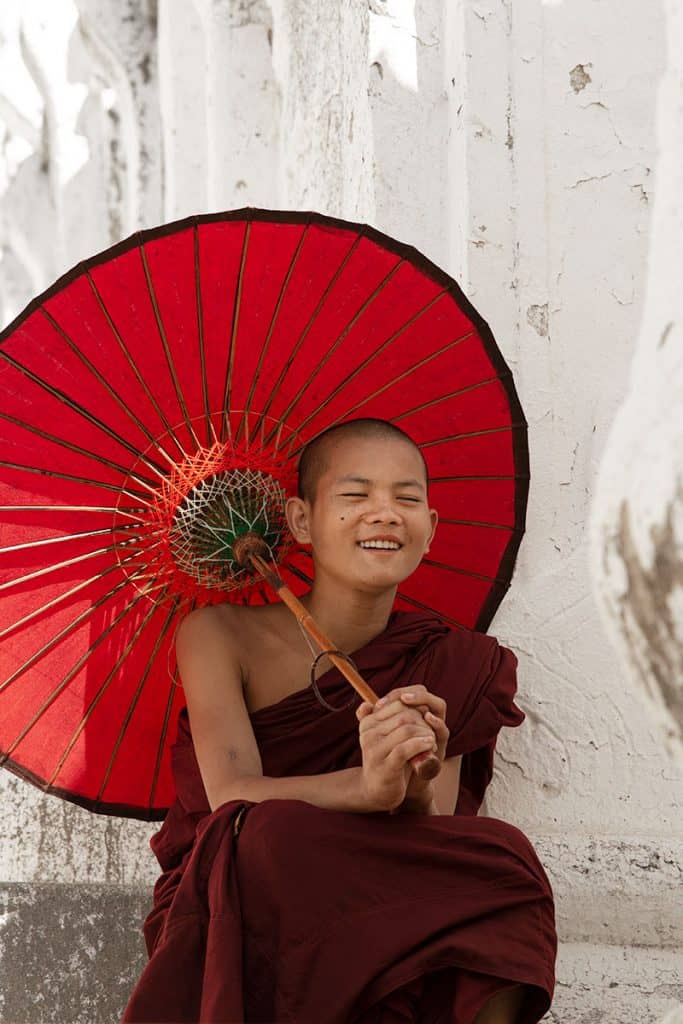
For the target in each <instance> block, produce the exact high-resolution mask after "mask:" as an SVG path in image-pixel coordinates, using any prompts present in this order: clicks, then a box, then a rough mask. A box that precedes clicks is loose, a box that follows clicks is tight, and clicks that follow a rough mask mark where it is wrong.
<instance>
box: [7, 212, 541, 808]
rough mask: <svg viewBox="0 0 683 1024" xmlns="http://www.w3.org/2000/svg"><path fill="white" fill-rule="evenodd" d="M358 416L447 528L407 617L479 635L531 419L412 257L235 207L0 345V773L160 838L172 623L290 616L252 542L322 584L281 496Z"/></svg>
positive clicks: (489, 349) (449, 288)
mask: <svg viewBox="0 0 683 1024" xmlns="http://www.w3.org/2000/svg"><path fill="white" fill-rule="evenodd" d="M361 416H372V417H378V418H380V419H386V420H388V421H390V422H391V423H394V424H396V425H397V426H399V427H400V428H401V429H402V430H404V431H405V432H406V433H408V434H409V435H410V436H411V437H412V438H413V440H414V441H415V442H416V443H417V444H418V446H419V447H420V449H421V451H422V453H423V455H424V458H425V461H426V463H427V467H428V470H429V478H430V485H429V504H430V506H432V507H435V508H436V509H437V510H438V512H439V523H438V526H437V531H436V535H435V537H434V540H433V542H432V544H431V548H430V556H429V557H426V556H425V557H424V558H423V560H422V562H421V564H420V565H419V567H418V568H417V570H416V571H415V572H414V573H413V574H412V575H411V576H410V577H409V578H408V579H406V580H404V581H403V583H402V584H401V585H400V586H399V588H398V592H397V595H396V601H395V605H394V607H395V608H398V609H405V610H411V609H413V610H414V609H429V610H433V611H434V612H435V613H436V614H438V615H439V616H441V617H442V618H443V620H444V621H445V622H447V623H449V624H450V625H452V626H453V627H455V628H461V627H466V628H469V629H475V630H480V631H486V629H487V628H488V625H489V623H490V622H491V619H492V618H493V615H494V613H495V611H496V609H497V607H498V605H499V604H500V602H501V600H502V598H503V596H504V595H505V593H506V591H507V588H508V586H509V584H510V579H511V576H512V572H513V567H514V563H515V559H516V555H517V550H518V548H519V544H520V541H521V538H522V535H523V532H524V520H525V510H526V502H527V495H528V486H529V463H528V448H527V429H526V427H527V425H526V420H525V418H524V415H523V413H522V409H521V406H520V403H519V400H518V397H517V394H516V391H515V387H514V383H513V379H512V375H511V372H510V370H509V369H508V367H507V364H506V363H505V361H504V359H503V357H502V355H501V353H500V351H499V349H498V347H497V345H496V343H495V341H494V338H493V336H492V333H491V331H490V329H489V327H488V324H487V323H486V322H485V321H484V320H483V319H482V317H481V316H480V315H479V314H478V313H477V311H476V310H475V309H474V307H473V306H472V304H471V303H470V302H469V301H468V300H467V298H466V297H465V296H464V295H463V293H462V291H461V289H460V288H459V286H458V284H457V283H456V282H455V281H454V280H453V279H452V278H451V277H449V276H448V275H447V274H446V273H444V271H443V270H441V269H440V268H438V267H437V266H436V265H435V264H433V263H432V262H431V261H430V260H428V259H427V258H426V257H425V256H423V255H422V254H421V253H419V252H418V251H417V250H416V249H414V248H413V247H412V246H409V245H406V244H405V243H402V242H400V241H397V240H395V239H393V238H390V237H389V236H387V235H385V234H383V233H382V232H380V231H378V230H376V229H375V228H373V227H371V226H369V225H367V224H359V223H351V222H349V221H345V220H341V219H338V218H334V217H329V216H325V215H323V214H320V213H316V212H311V211H279V210H266V209H256V208H253V207H246V208H243V209H239V210H230V211H226V212H222V213H216V214H207V215H202V216H195V217H188V218H186V219H184V220H181V221H176V222H174V223H171V224H164V225H161V226H160V227H157V228H153V229H150V230H146V231H140V232H137V233H136V234H134V235H132V236H131V237H130V238H127V239H125V240H124V241H122V242H120V243H119V244H117V245H115V246H113V247H111V248H109V249H107V250H105V251H104V252H101V253H99V254H97V255H95V256H93V257H92V258H91V259H88V260H85V261H84V262H82V263H79V264H78V265H77V266H75V267H74V268H73V269H72V270H70V271H69V272H68V273H67V274H65V275H64V276H63V277H61V278H59V280H58V281H56V282H55V284H54V285H52V287H50V288H49V289H48V290H47V291H45V292H44V293H43V294H42V295H40V296H38V297H37V298H36V299H34V300H33V301H32V302H31V303H30V304H29V305H28V306H27V308H26V309H25V310H24V311H23V312H22V313H21V314H20V315H19V316H18V317H17V318H16V319H15V320H14V321H13V322H12V323H11V324H10V325H9V326H8V327H7V328H6V329H5V330H4V331H3V332H2V334H0V598H1V599H0V764H1V765H3V766H4V767H5V768H7V769H9V770H10V771H12V772H14V773H15V774H17V775H18V776H20V777H22V778H24V779H26V780H28V781H29V782H31V783H32V784H34V785H36V786H38V787H39V788H40V789H41V790H42V791H44V792H47V793H52V794H54V795H56V796H59V797H62V798H64V799H66V800H70V801H72V802H74V803H76V804H79V805H80V806H82V807H86V808H88V809H89V810H92V811H94V812H97V813H104V814H114V815H119V816H123V817H133V818H140V819H143V820H161V819H162V818H163V817H164V816H165V814H166V812H167V810H168V808H169V807H170V805H171V803H172V802H173V799H174V796H175V788H174V784H173V778H172V774H171V763H170V747H171V742H172V735H171V727H172V725H173V724H174V723H175V721H176V720H177V716H178V713H179V711H180V710H181V708H182V707H183V705H184V703H185V700H184V696H183V690H182V687H180V686H178V685H176V683H178V681H179V680H178V672H177V666H176V665H175V658H174V652H173V636H174V631H175V628H176V626H177V624H178V622H179V621H180V618H181V617H182V616H183V615H184V614H185V613H186V612H187V611H189V610H190V609H191V608H193V607H197V606H201V605H204V604H210V603H216V602H224V601H234V602H239V603H242V604H249V605H254V604H264V603H266V602H272V601H274V600H277V596H276V595H275V594H274V593H272V592H271V590H270V589H269V588H268V587H267V586H266V584H265V583H264V582H263V580H262V579H260V578H258V577H257V576H254V575H253V574H251V573H249V572H246V571H245V570H244V569H240V567H239V566H238V565H237V563H236V562H235V560H234V559H232V558H231V553H230V540H231V538H233V539H234V537H235V536H236V535H239V534H240V533H242V532H244V530H245V529H251V530H254V531H255V532H257V533H261V534H263V535H264V536H268V537H269V538H270V541H271V547H272V550H273V555H274V557H275V558H276V560H277V565H278V570H279V572H280V574H281V577H282V579H283V580H284V581H285V583H286V584H287V586H289V588H290V589H291V591H292V592H293V593H294V594H295V595H297V596H301V595H302V594H304V593H306V592H307V591H308V590H309V588H310V585H311V582H312V578H313V561H312V555H311V551H310V549H309V548H308V547H303V546H301V545H299V544H297V543H296V542H295V541H294V539H293V538H292V537H291V535H290V534H289V533H288V530H287V524H286V520H285V517H284V501H285V498H286V497H287V496H289V495H290V494H294V493H296V464H297V459H298V456H299V454H300V452H301V450H302V448H303V446H304V445H305V444H306V443H307V442H308V441H310V440H311V439H312V438H314V437H315V436H316V435H317V434H319V433H320V432H322V431H323V430H325V429H326V428H328V427H330V426H332V425H335V424H338V423H342V422H344V421H346V420H348V419H356V418H358V417H361ZM226 493H230V494H231V495H232V496H233V498H234V496H235V495H237V496H238V497H237V498H234V500H233V501H232V502H231V504H230V506H229V508H228V507H227V506H226V503H225V501H223V500H222V495H225V494H226ZM240 495H241V498H239V496H240ZM256 497H257V498H258V500H256ZM240 501H242V504H240Z"/></svg>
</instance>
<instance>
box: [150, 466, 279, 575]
mask: <svg viewBox="0 0 683 1024" xmlns="http://www.w3.org/2000/svg"><path fill="white" fill-rule="evenodd" d="M285 499H286V494H285V491H284V489H283V488H282V487H281V485H280V484H279V483H278V481H277V480H276V479H275V478H274V477H272V476H270V475H269V474H268V473H263V472H261V471H260V470H252V469H248V468H245V469H233V470H229V471H224V472H219V473H214V474H212V475H210V476H208V477H206V479H204V480H201V481H200V482H199V483H198V484H195V486H194V487H193V488H192V489H191V490H190V491H189V492H188V493H187V494H186V495H185V497H184V498H183V500H182V501H181V502H180V504H179V505H178V508H177V510H176V512H175V515H174V517H173V522H172V525H171V529H170V534H169V540H170V545H171V551H172V553H173V557H174V559H175V562H176V564H177V566H178V568H180V569H182V571H183V572H185V573H187V574H188V575H189V576H191V577H192V578H193V579H194V580H196V581H197V582H198V583H201V584H202V585H204V586H208V587H220V588H222V589H226V588H227V589H230V588H231V586H236V585H239V583H240V582H241V578H242V577H244V574H245V573H247V572H248V571H249V570H247V569H245V568H243V567H242V566H240V564H239V563H238V562H237V560H236V559H235V556H234V553H233V544H234V542H235V540H236V539H237V538H238V537H241V536H243V535H244V534H246V533H249V532H250V531H253V532H254V533H257V534H258V535H259V536H260V537H262V538H263V540H264V541H265V543H266V544H267V545H268V547H269V548H270V550H271V553H272V557H273V559H274V560H275V558H276V557H277V549H278V548H279V546H280V545H281V543H282V540H283V535H284V534H285V533H286V531H287V521H286V517H285Z"/></svg>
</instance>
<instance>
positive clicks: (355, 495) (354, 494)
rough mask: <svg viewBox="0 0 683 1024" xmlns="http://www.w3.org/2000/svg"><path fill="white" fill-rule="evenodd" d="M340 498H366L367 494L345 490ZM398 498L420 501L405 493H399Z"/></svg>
mask: <svg viewBox="0 0 683 1024" xmlns="http://www.w3.org/2000/svg"><path fill="white" fill-rule="evenodd" d="M341 497H342V498H367V494H361V493H359V492H355V491H354V492H347V493H346V494H342V495H341ZM399 498H400V499H401V500H402V501H421V499H420V498H409V497H408V495H407V494H399Z"/></svg>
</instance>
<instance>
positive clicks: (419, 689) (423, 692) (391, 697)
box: [375, 683, 429, 708]
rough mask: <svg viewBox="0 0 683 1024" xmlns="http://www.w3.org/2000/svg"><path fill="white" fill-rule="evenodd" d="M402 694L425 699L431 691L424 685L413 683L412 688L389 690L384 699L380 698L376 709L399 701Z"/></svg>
mask: <svg viewBox="0 0 683 1024" xmlns="http://www.w3.org/2000/svg"><path fill="white" fill-rule="evenodd" d="M402 693H414V694H415V696H416V697H417V698H423V699H424V698H425V697H426V696H427V694H428V693H429V691H428V689H427V687H426V686H423V685H422V683H413V685H412V686H397V687H396V688H395V689H393V690H389V692H388V693H385V694H384V696H383V697H380V698H379V700H378V701H377V703H376V704H375V707H376V708H377V707H380V708H381V707H384V706H385V705H387V704H391V703H393V702H394V701H397V700H399V698H400V696H401V694H402ZM416 703H417V702H416Z"/></svg>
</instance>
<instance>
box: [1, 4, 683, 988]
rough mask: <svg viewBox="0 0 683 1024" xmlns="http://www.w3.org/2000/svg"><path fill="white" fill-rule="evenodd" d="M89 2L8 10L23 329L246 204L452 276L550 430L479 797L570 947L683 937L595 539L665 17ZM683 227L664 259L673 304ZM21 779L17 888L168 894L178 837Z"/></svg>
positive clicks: (9, 136) (623, 8)
mask: <svg viewBox="0 0 683 1024" xmlns="http://www.w3.org/2000/svg"><path fill="white" fill-rule="evenodd" d="M669 2H670V4H671V7H672V10H673V8H674V7H678V8H680V3H677V4H674V2H673V0H669ZM77 7H78V11H79V12H80V15H79V19H78V20H76V15H77V10H76V6H75V5H74V4H73V3H72V2H71V0H52V2H51V3H50V4H47V3H38V2H36V0H30V2H25V3H23V4H21V5H18V4H15V5H12V7H11V9H10V8H8V6H7V5H3V7H2V8H0V31H1V33H2V36H3V38H4V42H3V44H2V45H3V52H2V53H0V67H2V68H4V71H0V138H3V132H4V142H3V146H4V154H5V160H4V164H3V163H0V232H1V235H0V238H1V241H2V264H1V269H0V316H1V319H2V322H3V323H6V322H8V321H9V320H10V319H11V318H12V317H13V316H14V315H16V313H18V312H19V311H20V309H21V308H22V306H23V305H24V304H25V303H26V302H27V301H28V299H29V298H30V297H31V296H32V295H33V294H35V293H36V292H37V291H39V290H41V289H43V288H44V287H46V286H47V285H48V284H49V283H50V282H51V281H52V280H53V279H54V278H55V277H56V276H58V275H59V274H60V273H62V272H63V271H64V270H66V269H68V268H69V267H70V266H71V265H72V264H73V263H74V262H76V261H77V260H79V259H82V258H84V257H85V256H87V255H89V254H91V253H92V252H95V251H97V250H99V249H102V248H105V247H106V246H107V245H109V244H111V243H113V242H115V241H116V240H118V239H119V238H122V237H126V236H127V235H128V234H130V233H131V232H132V231H133V230H135V229H136V228H138V227H151V226H153V225H154V224H157V223H159V222H161V221H162V220H170V219H175V218H177V217H180V216H184V215H186V214H189V213H195V212H204V211H210V210H219V209H226V208H230V207H240V206H245V205H252V206H264V207H271V208H290V207H291V208H304V209H315V210H319V211H321V212H324V213H329V214H333V215H336V216H341V217H347V218H349V219H352V220H354V219H356V220H366V221H368V222H370V223H372V224H374V225H375V226H377V227H378V228H380V229H381V230H383V231H385V232H388V233H390V234H394V235H395V236H397V237H398V238H400V239H402V240H404V241H406V242H409V243H410V244H412V245H414V246H415V247H416V248H418V249H419V250H421V251H422V252H424V253H425V255H427V256H428V257H429V258H431V259H432V260H434V261H435V262H437V263H440V264H441V265H442V266H443V267H444V269H445V270H447V271H448V272H449V273H450V274H452V275H453V276H454V277H455V278H456V279H457V280H458V281H459V283H460V285H461V287H462V288H463V290H464V291H465V293H466V294H467V295H468V296H469V297H470V298H471V300H472V301H473V302H474V304H475V305H476V306H477V308H478V309H479V310H480V311H481V313H482V315H483V316H484V318H485V319H486V320H487V321H488V323H489V324H490V326H491V328H492V330H493V333H494V336H495V337H496V339H497V341H498V344H499V347H500V348H501V350H502V352H503V355H504V357H505V359H506V361H507V363H508V365H509V366H510V367H511V369H512V371H513V373H514V375H515V382H516V386H517V389H518V392H519V395H520V399H521V402H522V406H523V408H524V410H525V414H526V417H527V420H528V423H529V444H530V458H531V490H530V500H529V506H528V510H527V530H526V535H525V538H524V541H523V543H522V546H521V550H520V552H519V556H518V561H517V566H516V571H515V575H514V578H513V582H512V587H511V589H510V592H509V594H508V596H507V598H506V600H505V601H504V603H503V605H502V606H501V608H500V609H499V611H498V613H497V615H496V618H495V620H494V622H493V623H492V625H491V627H490V629H489V632H491V633H494V634H495V635H496V636H498V637H499V639H500V640H501V642H503V643H505V644H506V645H508V646H510V647H512V648H513V649H514V650H515V651H516V652H517V654H518V656H519V659H520V663H519V697H518V703H519V704H520V706H521V707H522V708H523V710H524V711H525V712H526V715H527V721H526V722H525V723H524V725H523V727H522V728H521V729H518V730H514V731H511V732H510V734H509V735H508V734H506V733H505V732H504V733H503V734H502V736H501V739H500V741H499V746H498V755H497V767H496V774H495V777H494V781H493V784H492V787H491V790H490V796H489V798H488V800H487V801H486V804H485V808H484V812H485V813H487V814H489V815H493V816H498V817H502V818H506V819H508V820H511V821H513V822H514V823H515V824H517V825H518V826H519V827H520V828H522V829H524V830H525V831H526V832H527V833H528V834H529V836H530V838H532V839H533V840H534V841H535V843H536V845H537V849H538V851H539V854H540V856H541V857H542V859H543V860H544V863H546V864H547V865H548V870H549V873H550V874H551V877H552V880H553V884H554V886H555V887H556V895H557V898H558V923H559V925H560V932H561V935H560V938H561V941H562V940H566V941H570V940H571V939H572V938H573V939H576V941H587V942H601V941H602V942H604V941H608V942H609V941H610V934H611V933H613V936H614V937H613V939H612V941H613V942H615V943H618V944H625V945H628V944H629V943H631V942H633V943H635V942H637V941H639V939H638V936H639V931H640V932H641V934H642V930H643V929H644V931H645V932H646V933H647V935H648V936H649V937H648V938H646V941H645V942H644V944H645V945H652V946H653V947H658V946H664V945H666V946H672V947H673V946H675V945H677V944H678V945H680V944H681V942H682V940H681V931H683V922H681V920H680V913H678V917H676V914H677V911H676V909H675V906H674V905H673V904H672V900H671V887H672V885H673V884H675V883H676V881H677V879H678V877H679V874H678V873H679V872H680V859H681V858H680V851H681V845H682V843H681V841H682V839H683V816H682V815H681V806H680V803H681V786H680V781H681V774H680V768H679V767H677V766H676V765H675V763H674V761H673V760H672V758H671V756H670V754H669V753H668V752H667V749H666V748H665V745H664V743H663V739H662V731H661V723H660V722H659V721H658V720H657V718H656V717H655V716H653V715H650V714H648V706H647V704H645V703H644V702H643V699H642V696H641V687H642V680H641V681H639V678H638V673H637V672H630V671H629V669H628V662H627V663H626V664H625V663H624V661H623V660H621V659H622V658H623V657H624V654H622V655H619V654H617V652H616V650H615V648H614V647H613V646H612V641H611V639H610V636H611V634H612V627H611V626H610V620H609V617H607V615H606V612H605V608H604V598H603V601H602V602H601V604H600V605H599V604H598V601H597V600H596V597H595V596H594V591H593V575H595V576H596V578H599V577H600V570H599V568H598V567H596V566H595V565H594V564H592V563H594V562H595V560H596V558H599V557H600V549H599V548H598V547H596V548H595V549H594V550H592V551H591V549H590V546H589V531H588V526H589V523H590V517H591V511H592V502H593V497H594V493H595V490H596V483H597V480H598V475H599V469H600V462H601V458H602V456H603V452H604V450H605V444H606V440H607V437H608V434H609V431H610V428H611V425H612V423H613V421H614V420H615V416H616V414H617V412H618V410H619V407H620V405H621V404H622V403H623V402H624V399H625V397H626V396H627V393H628V389H629V373H630V367H631V363H632V359H633V356H634V353H635V351H636V344H637V341H638V337H639V329H640V324H641V321H642V319H643V314H644V307H645V302H646V286H647V284H648V255H649V246H650V242H651V238H650V235H651V231H652V229H653V219H652V210H653V202H654V199H655V196H656V193H657V190H658V189H659V187H660V186H663V184H664V181H663V180H661V181H660V179H659V176H658V175H656V174H655V169H656V165H657V157H658V151H657V133H656V117H655V115H656V101H657V95H658V92H657V91H658V84H659V81H660V79H661V76H662V74H663V71H664V68H665V62H666V40H665V34H664V28H665V21H664V11H663V9H662V7H661V6H660V4H659V3H649V4H642V3H640V2H637V0H604V2H601V3H596V2H594V0H574V2H571V3H570V2H569V0H564V2H562V0H555V2H552V0H548V2H545V3H544V2H539V0H518V2H516V3H515V5H514V11H513V5H512V3H511V0H480V2H474V0H444V2H443V3H439V2H437V0H423V2H414V0H386V2H384V0H367V2H364V0H344V2H339V3H330V2H329V0H272V2H271V3H268V2H266V0H254V2H251V3H247V2H245V0H243V2H238V0H232V2H227V0H213V2H212V0H194V2H192V3H191V2H183V0H160V3H159V8H158V24H157V23H156V18H155V13H154V12H155V7H154V4H152V3H151V2H149V3H145V2H143V0H127V2H126V3H125V4H123V3H121V2H114V0H78V4H77ZM122 8H125V10H126V12H127V13H128V14H129V15H130V19H129V20H126V19H125V18H124V17H123V16H122V13H123V12H122ZM22 21H23V23H24V24H25V26H26V28H25V30H24V41H23V43H22V42H21V33H20V25H21V24H22ZM679 27H680V26H679ZM679 50H680V47H679ZM10 62H11V63H10ZM8 68H10V70H8ZM679 84H680V82H679ZM678 99H679V104H680V92H679V94H678ZM670 116H671V117H673V116H674V112H673V110H671V111H670ZM678 117H679V135H680V107H679V112H678ZM678 141H679V145H680V138H679V140H678ZM661 142H662V133H661V131H660V145H661ZM681 148H683V147H681ZM679 154H680V149H679ZM680 166H681V164H680V161H679V163H678V165H677V173H678V177H677V179H676V181H677V183H678V192H677V197H678V202H679V203H680V195H681V188H680V185H681V178H680ZM671 194H672V195H673V193H671ZM672 201H673V200H672ZM84 209H85V210H87V216H84V215H83V210H84ZM678 217H679V221H678V224H679V227H680V226H681V225H680V209H679V211H678ZM680 237H681V232H680V231H679V233H678V236H677V239H678V241H676V237H675V236H674V235H673V234H672V233H669V234H668V235H666V236H664V235H663V236H662V246H663V249H662V251H661V252H660V253H659V255H658V257H657V264H655V263H654V262H652V263H651V264H650V267H651V268H652V267H654V266H655V265H657V266H658V267H659V268H661V267H665V266H666V264H667V259H668V260H669V268H670V271H671V275H670V278H671V279H670V285H671V288H672V289H674V290H675V289H677V290H678V294H680V283H679V282H678V278H679V277H680V266H681V262H680ZM677 246H678V247H677ZM667 247H669V248H667ZM676 253H678V262H677V263H674V262H673V258H674V257H675V256H676ZM675 267H677V268H678V269H677V275H678V276H676V275H675V274H674V273H673V270H674V268H675ZM650 281H651V279H650ZM654 297H655V293H653V299H654ZM676 297H678V295H677V296H676ZM678 301H680V300H678ZM674 343H675V342H674V340H671V341H670V344H671V345H673V344H674ZM679 347H680V336H679ZM678 363H679V365H680V357H679V360H678ZM631 387H633V382H632V383H631ZM678 398H679V399H680V391H679V392H678ZM633 415H637V411H636V410H635V409H634V411H633ZM679 436H680V435H679ZM627 455H628V451H623V450H622V452H621V457H622V459H624V458H625V457H626V456H627ZM679 463H680V459H679ZM669 470H670V466H668V465H666V464H664V465H663V466H662V472H668V471H669ZM664 490H666V487H665V486H664ZM601 500H604V495H603V498H602V499H601ZM602 507H603V508H605V509H606V510H608V509H609V507H610V501H609V500H605V504H604V505H603V506H602ZM679 507H680V506H679ZM605 515H608V511H606V512H605ZM679 565H680V563H679ZM615 571H616V570H615ZM613 578H616V577H613ZM609 586H610V584H609V583H607V584H604V585H603V593H604V591H605V589H607V590H608V589H609ZM677 612H678V623H679V628H680V624H681V622H682V621H683V610H682V609H681V605H680V597H679V604H678V608H677ZM603 615H606V617H605V618H603ZM678 636H679V642H680V633H679V634H678ZM626 657H627V658H628V653H627V654H626ZM0 786H1V787H2V796H3V800H2V810H1V811H0V815H1V816H2V824H1V827H2V831H3V834H4V837H5V842H4V844H3V849H2V862H1V863H0V877H1V878H3V879H5V880H17V881H19V880H40V879H52V880H58V881H83V880H88V881H107V882H113V883H128V882H136V881H146V882H152V881H154V880H155V878H156V876H157V865H156V861H154V859H153V857H152V855H151V853H150V851H149V849H148V847H147V842H148V839H149V837H150V836H151V835H152V833H153V832H154V831H156V829H157V827H158V826H157V825H154V826H150V825H145V824H143V823H140V822H132V821H125V820H119V819H112V818H98V817H97V816H93V815H91V814H89V813H88V812H86V811H83V810H81V809H80V808H78V807H75V806H72V805H70V804H66V803H63V802H61V801H59V800H58V799H56V798H54V797H43V796H42V795H41V794H40V793H39V792H38V791H37V790H35V789H32V788H31V787H30V786H29V785H27V784H25V783H22V782H20V781H19V780H18V779H16V778H14V777H13V776H11V775H9V773H7V772H2V773H0ZM596 858H597V863H596ZM606 863H611V864H619V865H621V866H620V868H619V869H618V871H616V873H615V872H614V871H613V872H605V871H604V870H601V865H602V866H603V867H604V865H605V864H606ZM577 873H578V874H577ZM622 883H623V884H622ZM626 890H628V893H629V896H628V900H629V902H628V907H627V906H626V900H625V898H624V892H625V891H626ZM586 907H590V910H591V913H590V914H589V915H588V919H589V920H588V923H586V921H585V920H584V916H585V915H584V912H585V908H586ZM654 918H656V919H657V922H658V926H657V927H655V926H654V924H653V920H654ZM648 928H650V931H649V932H648ZM669 998H670V997H669Z"/></svg>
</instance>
